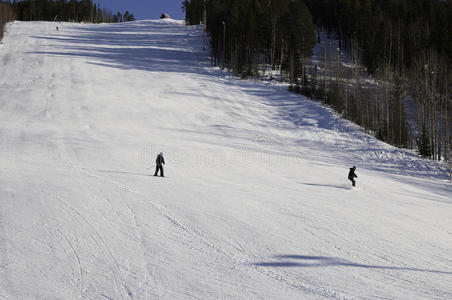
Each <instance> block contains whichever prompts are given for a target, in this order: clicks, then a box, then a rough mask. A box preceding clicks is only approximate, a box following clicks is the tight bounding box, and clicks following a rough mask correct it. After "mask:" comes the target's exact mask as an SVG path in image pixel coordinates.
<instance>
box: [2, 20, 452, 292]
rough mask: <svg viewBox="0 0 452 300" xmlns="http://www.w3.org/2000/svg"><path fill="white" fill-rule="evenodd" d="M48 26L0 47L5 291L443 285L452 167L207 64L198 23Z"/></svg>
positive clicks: (451, 227) (418, 288)
mask: <svg viewBox="0 0 452 300" xmlns="http://www.w3.org/2000/svg"><path fill="white" fill-rule="evenodd" d="M57 25H58V26H59V31H57V30H56V25H55V23H46V22H15V23H12V24H10V25H8V27H7V34H6V37H5V39H4V40H3V46H2V47H0V66H1V75H0V298H2V299H76V298H80V297H81V298H84V299H320V298H332V299H351V298H355V299H369V298H385V299H388V298H391V299H451V298H452V284H451V282H452V257H451V250H452V221H451V220H452V185H451V184H450V183H448V176H449V175H448V173H447V170H446V169H445V168H443V167H441V166H440V165H438V164H436V163H434V162H431V161H428V160H423V159H420V158H418V157H417V156H416V155H415V154H413V153H412V152H408V151H405V150H400V149H396V148H394V147H391V146H388V145H386V144H384V143H381V142H378V141H377V140H375V139H374V138H372V137H370V136H368V135H366V134H364V133H362V132H360V131H359V128H357V127H356V126H354V125H352V124H350V123H348V122H346V121H343V120H341V119H339V118H338V117H337V116H336V115H334V114H333V113H331V112H330V111H328V110H327V109H325V108H322V107H321V106H320V105H319V104H318V103H315V102H312V101H309V100H307V99H306V98H304V97H302V96H300V95H296V94H290V93H289V92H287V88H286V87H284V86H279V85H269V84H265V83H262V82H253V81H239V80H236V79H233V78H231V77H230V76H229V75H228V74H227V73H225V72H223V71H220V70H218V69H215V68H211V67H210V65H209V58H208V56H207V53H205V52H203V51H202V29H201V28H200V27H185V26H183V25H182V22H179V21H168V20H166V21H139V22H132V23H125V24H109V25H107V24H105V25H83V24H69V23H62V24H57ZM160 151H163V152H164V154H165V159H166V162H167V164H166V165H165V174H166V175H167V178H156V177H153V176H150V175H152V173H153V164H154V160H155V156H156V154H157V153H159V152H160ZM352 165H356V166H357V171H356V173H357V174H358V176H359V178H358V183H357V186H358V187H357V188H356V189H352V188H351V186H350V182H348V180H347V179H346V176H347V173H348V168H349V167H351V166H352ZM149 167H151V168H150V169H149Z"/></svg>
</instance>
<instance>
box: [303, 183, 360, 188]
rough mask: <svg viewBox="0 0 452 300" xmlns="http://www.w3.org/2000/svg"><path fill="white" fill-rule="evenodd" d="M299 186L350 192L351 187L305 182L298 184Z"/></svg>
mask: <svg viewBox="0 0 452 300" xmlns="http://www.w3.org/2000/svg"><path fill="white" fill-rule="evenodd" d="M300 184H303V185H308V186H318V187H329V188H336V189H342V190H351V189H352V187H351V186H345V185H340V184H319V183H307V182H300Z"/></svg>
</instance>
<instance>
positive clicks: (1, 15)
mask: <svg viewBox="0 0 452 300" xmlns="http://www.w3.org/2000/svg"><path fill="white" fill-rule="evenodd" d="M12 20H18V21H62V22H89V23H117V22H127V21H134V20H135V18H134V16H133V14H131V13H130V12H128V11H126V12H125V13H121V12H118V13H116V14H113V13H112V12H111V11H109V10H107V9H105V8H101V7H100V6H99V5H97V4H95V3H93V1H92V0H22V1H16V0H14V1H1V2H0V25H1V27H2V30H1V32H2V33H3V26H4V24H5V23H7V22H9V21H12Z"/></svg>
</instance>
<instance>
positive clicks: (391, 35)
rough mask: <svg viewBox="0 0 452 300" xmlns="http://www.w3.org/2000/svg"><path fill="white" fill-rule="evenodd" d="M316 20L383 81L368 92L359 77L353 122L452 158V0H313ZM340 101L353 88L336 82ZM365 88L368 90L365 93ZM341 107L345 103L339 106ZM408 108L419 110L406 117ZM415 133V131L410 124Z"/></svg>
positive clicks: (309, 2) (393, 140)
mask: <svg viewBox="0 0 452 300" xmlns="http://www.w3.org/2000/svg"><path fill="white" fill-rule="evenodd" d="M306 3H307V5H308V7H309V9H310V11H311V12H312V15H313V19H314V20H315V23H316V24H317V25H318V26H319V27H320V28H321V29H322V30H323V31H324V32H327V33H328V34H330V35H331V36H332V37H334V38H335V39H337V40H338V41H339V45H340V48H341V49H343V50H345V51H346V53H347V54H348V55H349V57H352V58H353V59H354V60H355V61H356V63H357V64H360V65H361V66H362V68H363V69H364V71H365V73H367V74H371V75H373V77H374V78H375V79H377V80H378V86H377V87H376V88H374V89H372V90H371V91H372V93H371V94H370V95H369V94H367V95H366V91H365V89H363V87H362V85H361V86H359V85H358V82H356V80H355V86H354V88H353V91H352V93H349V94H351V95H352V96H353V97H354V100H355V101H358V102H359V103H360V104H359V105H357V108H358V110H359V113H358V115H353V114H352V115H350V117H351V119H352V120H353V121H355V122H357V123H358V124H360V125H362V126H364V127H365V128H366V129H368V130H370V131H372V132H374V133H375V134H376V135H377V137H379V138H380V139H382V140H384V141H386V142H388V143H391V144H394V145H397V146H402V147H412V146H413V145H412V143H411V142H412V140H413V139H415V141H416V146H417V149H418V151H419V153H420V154H421V155H423V156H425V157H429V158H432V159H435V160H441V159H445V160H448V161H450V158H451V157H450V155H451V142H452V141H451V131H450V129H451V112H452V103H451V100H450V99H451V97H450V89H449V86H450V84H451V76H450V72H449V71H448V70H449V69H450V66H451V64H452V39H451V38H452V4H451V3H450V1H442V0H306ZM333 86H334V88H335V91H334V92H335V95H334V96H336V98H339V100H338V101H337V102H339V103H341V102H342V103H343V102H344V101H343V100H342V101H341V99H344V98H345V96H344V95H345V94H347V92H348V91H346V89H350V88H349V87H347V85H346V84H344V80H342V81H337V83H336V84H333ZM363 90H364V91H363ZM339 106H340V105H339ZM407 108H414V110H415V113H414V115H413V116H411V117H410V118H408V117H407ZM412 128H414V129H415V131H416V132H415V133H414V134H413V133H411V129H412Z"/></svg>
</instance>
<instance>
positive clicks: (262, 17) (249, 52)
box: [183, 0, 316, 82]
mask: <svg viewBox="0 0 452 300" xmlns="http://www.w3.org/2000/svg"><path fill="white" fill-rule="evenodd" d="M183 7H184V8H185V13H186V14H185V16H186V19H185V20H186V23H187V24H191V25H193V24H200V23H201V22H202V23H205V24H206V30H207V32H208V33H209V35H210V38H211V46H212V47H211V49H212V63H213V64H214V65H221V66H223V67H227V68H229V69H231V70H232V71H233V72H234V73H237V74H241V75H242V76H243V77H247V76H250V75H252V76H256V75H258V74H259V68H260V67H261V66H263V64H265V65H268V66H270V67H271V68H272V69H280V70H281V71H282V72H284V74H285V75H286V76H287V77H288V80H290V81H291V82H298V81H299V80H300V78H301V77H302V74H303V72H304V67H305V66H306V62H307V60H308V59H309V58H310V57H311V56H312V49H313V48H314V46H315V44H316V41H315V26H314V24H313V23H312V17H311V14H310V13H309V10H308V7H307V6H306V5H305V3H304V1H292V0H279V1H269V0H241V1H236V0H206V1H204V0H191V1H188V0H186V1H184V2H183Z"/></svg>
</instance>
